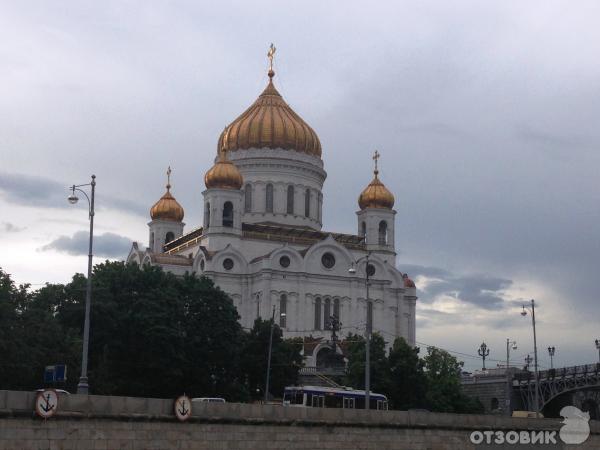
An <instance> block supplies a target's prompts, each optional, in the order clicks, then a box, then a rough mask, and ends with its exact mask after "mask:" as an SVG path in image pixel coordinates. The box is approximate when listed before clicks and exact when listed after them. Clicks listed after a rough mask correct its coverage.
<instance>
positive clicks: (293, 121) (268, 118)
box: [218, 69, 321, 157]
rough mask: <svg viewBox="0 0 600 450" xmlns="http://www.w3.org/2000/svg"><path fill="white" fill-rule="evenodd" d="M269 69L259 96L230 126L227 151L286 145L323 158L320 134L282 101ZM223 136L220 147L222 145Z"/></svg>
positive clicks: (228, 128)
mask: <svg viewBox="0 0 600 450" xmlns="http://www.w3.org/2000/svg"><path fill="white" fill-rule="evenodd" d="M274 75H275V72H274V71H273V70H272V69H270V70H269V84H268V85H267V87H266V88H265V90H264V91H263V92H262V94H260V96H259V97H258V99H256V101H255V102H254V103H253V104H252V105H251V106H250V107H249V108H248V109H247V110H246V111H244V112H243V113H242V115H241V116H239V117H238V118H237V119H235V120H234V121H233V122H232V123H231V124H230V125H229V126H227V128H226V129H227V131H228V139H227V143H226V145H225V149H226V150H227V151H236V150H243V149H248V148H272V149H275V148H283V149H286V150H295V151H297V152H302V153H308V154H309V155H313V156H318V157H321V142H320V141H319V137H318V136H317V133H315V132H314V130H313V129H312V128H311V127H310V126H309V125H308V124H307V123H306V122H305V121H304V120H302V118H301V117H300V116H299V115H298V114H296V113H295V112H294V111H293V110H292V108H290V106H289V105H288V104H287V103H286V102H285V100H283V98H282V97H281V95H280V94H279V92H277V89H275V86H274V85H273V76H274ZM223 135H224V132H223V133H221V136H220V137H219V144H218V148H219V149H222V148H223Z"/></svg>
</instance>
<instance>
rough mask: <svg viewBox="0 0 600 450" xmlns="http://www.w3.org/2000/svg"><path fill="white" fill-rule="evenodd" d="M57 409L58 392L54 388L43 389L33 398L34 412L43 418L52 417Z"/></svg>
mask: <svg viewBox="0 0 600 450" xmlns="http://www.w3.org/2000/svg"><path fill="white" fill-rule="evenodd" d="M57 409H58V394H57V393H56V391H55V390H54V389H44V390H43V391H40V392H38V395H37V397H36V398H35V413H36V414H37V415H38V416H40V417H41V418H43V419H48V418H50V417H52V416H53V415H54V414H55V413H56V410H57Z"/></svg>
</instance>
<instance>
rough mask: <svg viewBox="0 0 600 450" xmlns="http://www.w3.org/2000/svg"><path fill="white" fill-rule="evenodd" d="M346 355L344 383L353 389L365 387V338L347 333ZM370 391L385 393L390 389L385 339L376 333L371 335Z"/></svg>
mask: <svg viewBox="0 0 600 450" xmlns="http://www.w3.org/2000/svg"><path fill="white" fill-rule="evenodd" d="M346 343H347V345H348V347H347V350H346V355H347V358H348V366H347V371H346V378H345V381H344V384H346V385H347V386H352V387H353V388H355V389H364V388H365V359H366V355H365V338H364V337H362V336H360V335H358V334H352V333H350V334H348V336H347V337H346ZM369 350H370V364H371V391H372V392H377V393H380V394H386V393H387V392H388V391H389V389H390V367H389V361H388V359H387V357H386V354H385V341H384V340H383V337H381V335H380V334H378V333H373V334H372V335H371V345H370V348H369Z"/></svg>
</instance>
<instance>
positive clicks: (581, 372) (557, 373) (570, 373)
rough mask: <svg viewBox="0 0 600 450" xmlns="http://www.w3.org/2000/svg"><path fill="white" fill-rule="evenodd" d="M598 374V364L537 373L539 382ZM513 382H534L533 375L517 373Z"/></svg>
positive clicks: (527, 372)
mask: <svg viewBox="0 0 600 450" xmlns="http://www.w3.org/2000/svg"><path fill="white" fill-rule="evenodd" d="M598 373H600V363H595V364H584V365H580V366H571V367H560V368H558V369H548V370H542V371H540V372H539V378H540V381H544V380H553V379H556V378H575V377H579V376H586V375H588V374H598ZM514 380H515V381H516V382H518V383H521V382H535V373H534V372H532V371H525V372H518V373H516V374H515V376H514Z"/></svg>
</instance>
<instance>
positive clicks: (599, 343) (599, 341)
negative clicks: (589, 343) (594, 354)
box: [596, 339, 600, 364]
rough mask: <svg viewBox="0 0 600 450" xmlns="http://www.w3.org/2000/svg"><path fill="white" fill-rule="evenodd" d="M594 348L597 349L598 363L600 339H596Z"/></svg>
mask: <svg viewBox="0 0 600 450" xmlns="http://www.w3.org/2000/svg"><path fill="white" fill-rule="evenodd" d="M596 349H597V350H598V364H600V339H596Z"/></svg>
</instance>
